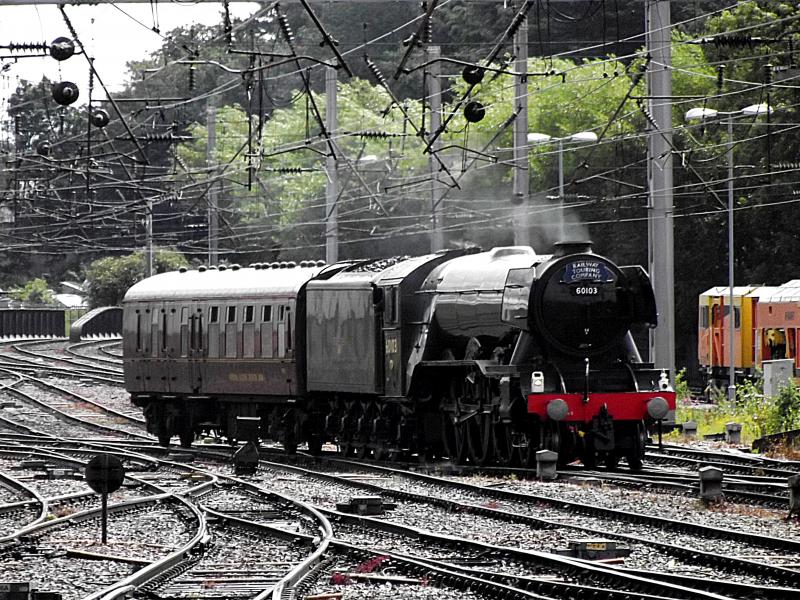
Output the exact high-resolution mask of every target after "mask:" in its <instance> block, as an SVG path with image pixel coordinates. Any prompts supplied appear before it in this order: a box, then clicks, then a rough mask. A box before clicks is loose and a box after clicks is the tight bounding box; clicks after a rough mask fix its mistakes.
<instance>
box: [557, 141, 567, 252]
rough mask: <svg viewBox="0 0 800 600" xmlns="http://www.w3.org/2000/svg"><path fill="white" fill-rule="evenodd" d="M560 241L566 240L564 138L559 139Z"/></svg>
mask: <svg viewBox="0 0 800 600" xmlns="http://www.w3.org/2000/svg"><path fill="white" fill-rule="evenodd" d="M558 219H559V221H558V241H559V242H563V241H566V240H564V140H563V139H559V140H558Z"/></svg>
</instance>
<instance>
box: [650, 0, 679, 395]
mask: <svg viewBox="0 0 800 600" xmlns="http://www.w3.org/2000/svg"><path fill="white" fill-rule="evenodd" d="M646 19H647V22H646V45H647V52H648V54H649V55H650V57H651V59H652V60H651V61H650V64H649V66H648V69H647V89H648V96H649V98H650V99H649V100H648V108H649V110H650V114H651V116H652V121H653V122H652V123H651V122H648V134H649V135H648V152H647V169H648V181H649V185H648V190H649V206H648V208H649V217H648V237H649V243H648V254H649V257H648V259H649V260H648V262H649V267H650V276H651V278H652V280H653V288H654V292H655V297H656V304H657V306H658V327H656V328H655V329H654V330H653V331H652V332H651V334H650V356H649V359H650V361H652V362H653V363H655V365H656V366H657V367H659V368H664V369H668V372H669V377H670V379H672V380H674V375H675V281H674V270H675V269H674V238H673V224H672V211H673V200H672V185H673V184H672V102H673V100H672V75H671V65H672V53H671V46H670V44H671V40H670V32H671V29H672V27H671V22H670V3H669V0H647V2H646Z"/></svg>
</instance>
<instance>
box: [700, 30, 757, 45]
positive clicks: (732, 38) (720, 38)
mask: <svg viewBox="0 0 800 600" xmlns="http://www.w3.org/2000/svg"><path fill="white" fill-rule="evenodd" d="M759 42H761V38H758V37H753V36H751V35H744V34H740V33H726V34H721V35H715V36H714V37H706V38H703V39H702V43H704V44H713V45H714V46H716V47H717V48H723V47H725V48H737V47H738V48H743V47H745V46H747V47H752V46H753V44H754V43H759Z"/></svg>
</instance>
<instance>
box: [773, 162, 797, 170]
mask: <svg viewBox="0 0 800 600" xmlns="http://www.w3.org/2000/svg"><path fill="white" fill-rule="evenodd" d="M772 166H773V167H774V168H775V169H777V170H779V171H796V170H798V169H800V162H779V163H773V165H772Z"/></svg>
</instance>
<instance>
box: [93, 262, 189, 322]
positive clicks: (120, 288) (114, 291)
mask: <svg viewBox="0 0 800 600" xmlns="http://www.w3.org/2000/svg"><path fill="white" fill-rule="evenodd" d="M187 264H188V263H187V262H186V259H185V258H184V256H183V255H182V254H180V253H179V252H175V251H173V250H157V251H156V252H155V254H154V257H153V265H154V268H155V271H156V273H164V272H166V271H174V270H176V269H178V268H179V267H182V266H186V265H187ZM144 277H145V255H144V252H141V251H137V252H134V253H133V254H129V255H127V256H109V257H107V258H101V259H99V260H96V261H94V262H93V263H92V264H91V265H89V268H88V269H87V271H86V280H87V282H88V286H89V306H90V307H91V308H96V307H98V306H117V305H119V304H120V303H121V302H122V298H123V297H124V296H125V292H127V291H128V288H129V287H131V286H132V285H133V284H134V283H136V282H138V281H141V280H142V279H144Z"/></svg>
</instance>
